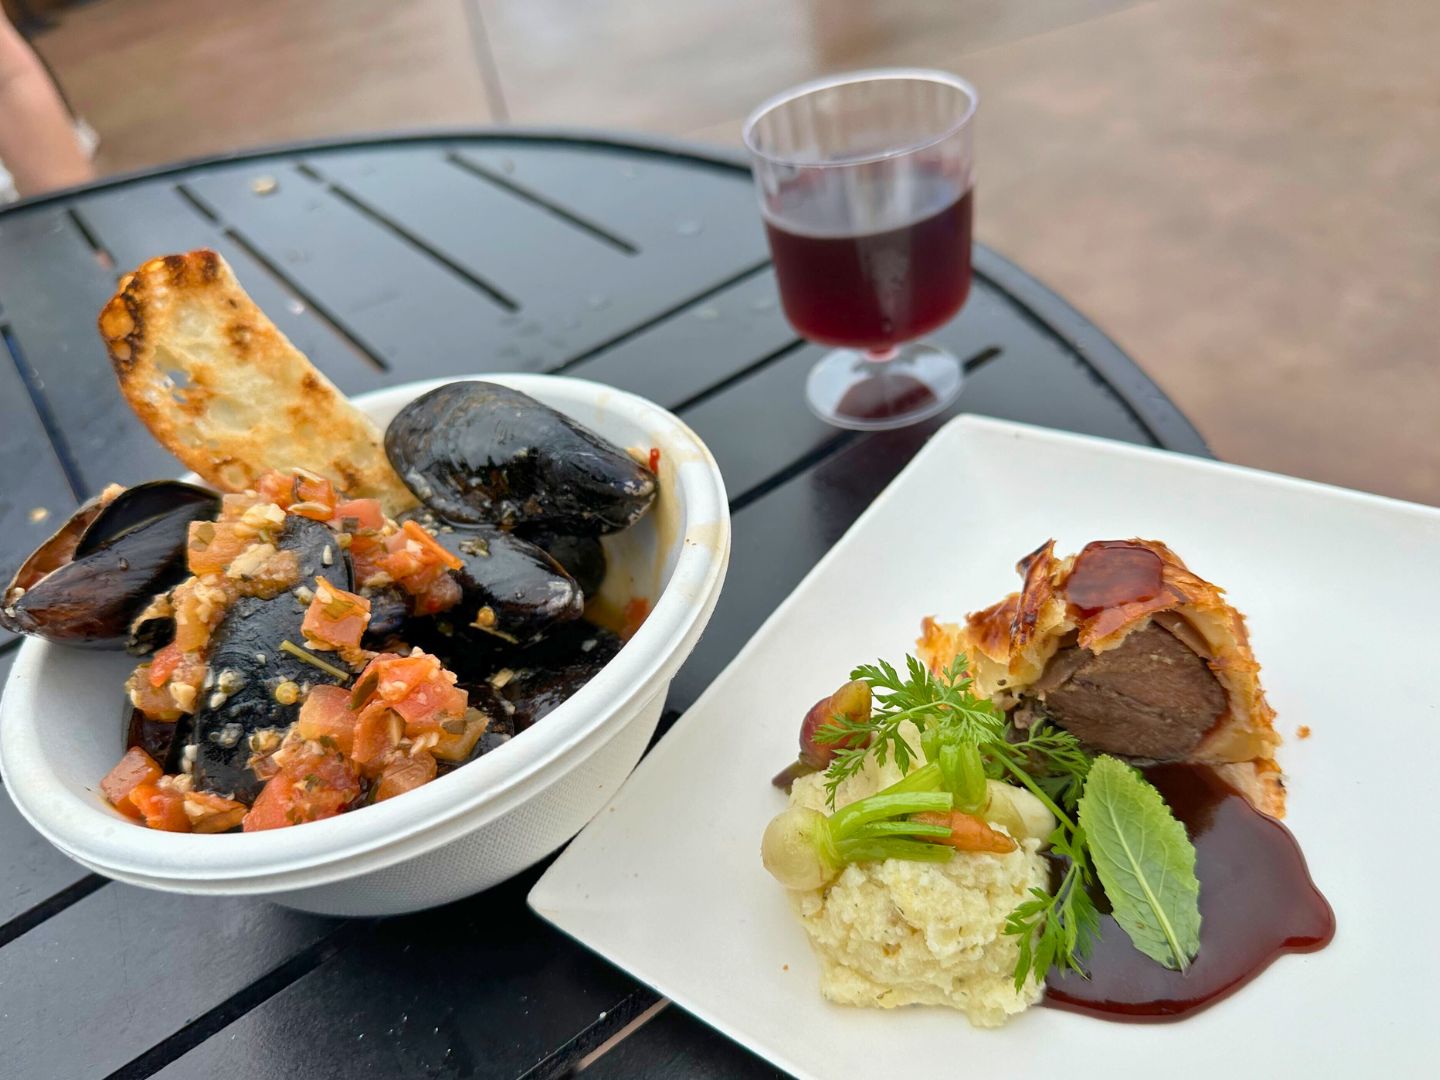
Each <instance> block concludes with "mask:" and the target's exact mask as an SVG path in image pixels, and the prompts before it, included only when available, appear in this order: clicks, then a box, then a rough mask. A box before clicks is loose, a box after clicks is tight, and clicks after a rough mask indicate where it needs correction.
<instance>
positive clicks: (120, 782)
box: [100, 746, 164, 819]
mask: <svg viewBox="0 0 1440 1080" xmlns="http://www.w3.org/2000/svg"><path fill="white" fill-rule="evenodd" d="M162 775H164V773H163V772H162V770H161V768H160V766H159V765H157V764H155V759H154V758H152V757H151V756H150V755H149V754H147V753H146V752H145V751H144V750H141V749H140V747H138V746H132V747H131V748H130V749H129V750H127V751H125V756H124V757H122V758H121V759H120V760H119V762H117V763H116V765H115V767H114V768H113V769H111V770H110V771H109V772H108V773H106V774H105V779H104V780H101V781H100V790H101V791H103V792H104V793H105V797H106V798H107V799H109V800H110V804H111V805H112V806H114V807H115V809H116V810H119V811H120V812H121V813H122V814H124V815H125V816H126V817H132V818H137V819H138V818H139V817H141V814H140V808H139V807H138V806H136V805H135V804H134V803H133V802H131V801H130V793H131V792H132V791H134V790H135V789H136V788H137V787H139V786H140V785H141V784H154V783H155V781H156V780H159V779H160V777H161V776H162Z"/></svg>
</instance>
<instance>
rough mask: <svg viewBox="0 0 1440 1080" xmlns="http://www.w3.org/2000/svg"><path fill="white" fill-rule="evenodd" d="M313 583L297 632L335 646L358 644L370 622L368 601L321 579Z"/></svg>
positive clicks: (342, 646) (313, 639)
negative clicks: (310, 595)
mask: <svg viewBox="0 0 1440 1080" xmlns="http://www.w3.org/2000/svg"><path fill="white" fill-rule="evenodd" d="M315 582H316V585H315V598H314V599H313V600H311V601H310V606H309V607H308V608H307V609H306V610H305V621H304V622H303V623H301V625H300V632H301V633H302V634H304V635H305V637H306V638H308V639H310V640H311V641H316V642H319V643H321V644H323V645H332V646H334V647H336V648H344V647H353V646H357V645H359V644H360V638H361V636H362V635H363V634H364V633H365V627H366V626H368V625H369V623H370V601H369V600H367V599H365V597H363V596H357V595H355V594H354V593H348V592H345V591H344V590H343V589H337V588H336V587H335V586H334V585H331V584H330V583H329V582H327V581H326V580H325V579H324V578H316V579H315Z"/></svg>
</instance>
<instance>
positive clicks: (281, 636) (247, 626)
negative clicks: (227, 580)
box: [191, 516, 351, 803]
mask: <svg viewBox="0 0 1440 1080" xmlns="http://www.w3.org/2000/svg"><path fill="white" fill-rule="evenodd" d="M277 546H278V547H280V548H281V549H282V550H289V551H294V552H295V553H296V554H297V555H298V557H299V562H300V579H299V581H298V582H297V589H298V588H299V587H300V586H305V587H307V588H313V587H314V583H315V578H316V577H321V578H324V579H325V580H326V581H328V582H329V583H330V584H332V585H334V586H335V587H337V588H340V589H345V590H347V591H348V590H349V589H350V587H351V580H350V579H351V571H350V560H349V558H348V556H342V555H340V552H339V549H338V546H337V545H336V543H335V535H334V533H332V532H331V531H330V530H329V529H327V528H326V527H325V526H324V525H322V524H321V523H319V522H317V521H311V520H309V519H307V518H302V517H294V516H291V517H287V518H286V520H285V529H284V531H283V532H282V533H281V534H280V539H279V542H278V545H277ZM337 556H340V557H337ZM306 595H308V593H303V594H302V595H300V596H297V595H296V593H295V592H293V591H292V592H284V593H281V594H280V595H278V596H275V597H272V598H270V599H268V600H265V599H261V598H259V597H255V596H244V597H241V598H240V599H239V600H237V601H235V603H234V604H233V605H232V606H231V608H230V610H229V611H227V612H226V613H225V618H224V619H223V620H221V622H220V625H219V626H217V627H216V628H215V632H214V633H213V634H212V635H211V637H210V647H209V652H208V654H207V657H206V660H207V662H208V665H209V672H208V674H207V675H206V679H205V685H204V686H203V687H202V688H201V691H200V697H199V699H198V702H197V704H198V705H199V709H198V710H197V712H196V714H195V729H194V734H193V736H192V739H191V741H192V742H193V743H194V745H195V752H194V758H193V763H192V773H193V775H194V777H195V786H196V787H197V788H198V789H199V790H201V791H210V792H214V793H216V794H219V795H229V796H230V797H231V798H235V799H239V800H240V801H241V802H244V803H249V802H252V801H253V800H254V798H255V796H256V795H257V794H259V792H260V788H261V787H262V786H263V785H262V781H261V780H260V779H259V778H258V777H257V776H256V775H255V773H254V772H253V771H252V770H251V769H250V767H249V761H250V755H251V753H252V752H253V751H254V750H255V749H257V748H258V749H265V748H266V747H263V746H257V747H252V745H251V742H252V738H254V737H256V736H257V735H258V734H259V733H261V732H265V731H273V732H274V733H275V735H274V736H273V739H274V742H275V743H276V745H278V743H279V736H282V735H284V733H285V729H286V728H287V727H289V726H290V724H292V723H293V722H294V721H295V719H296V717H298V716H299V714H300V706H299V705H298V704H294V703H290V704H287V703H285V702H283V701H281V700H280V699H279V697H277V696H276V691H277V689H278V688H279V687H280V686H281V684H282V683H293V684H295V686H297V687H299V688H300V690H301V692H302V700H303V691H304V688H305V687H306V686H317V685H319V684H321V683H328V684H331V685H336V684H340V683H344V682H347V681H348V680H349V678H350V672H349V671H348V670H347V669H346V666H345V663H344V662H343V661H342V660H340V659H339V658H338V657H337V656H336V655H335V654H334V653H333V652H326V653H311V652H310V650H309V649H308V647H307V646H306V645H305V638H304V637H303V635H302V634H301V632H300V625H301V623H302V622H303V621H304V618H305V609H306V607H307V606H308V602H307V600H306V599H304V598H303V597H304V596H306ZM284 642H290V643H291V646H292V647H295V648H298V649H299V650H300V651H301V652H302V653H305V654H309V656H310V657H311V658H312V659H315V660H319V661H320V662H321V663H323V664H326V665H328V666H330V667H333V668H334V669H335V670H336V671H337V672H338V673H339V674H334V673H330V672H327V671H325V670H323V669H322V668H320V667H317V666H316V665H315V664H314V663H312V662H311V659H306V658H305V657H304V656H297V655H295V654H294V653H291V652H288V651H286V650H285V649H284V648H282V645H283V643H284ZM287 696H288V695H287ZM264 738H265V736H260V739H261V740H263V739H264ZM269 749H273V747H270V748H269Z"/></svg>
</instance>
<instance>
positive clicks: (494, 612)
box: [418, 514, 585, 645]
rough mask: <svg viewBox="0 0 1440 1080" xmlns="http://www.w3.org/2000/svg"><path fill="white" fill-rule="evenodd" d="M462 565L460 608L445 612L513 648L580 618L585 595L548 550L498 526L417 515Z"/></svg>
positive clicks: (459, 623)
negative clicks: (447, 520)
mask: <svg viewBox="0 0 1440 1080" xmlns="http://www.w3.org/2000/svg"><path fill="white" fill-rule="evenodd" d="M418 516H419V518H420V521H421V523H422V524H424V525H425V526H426V527H427V528H429V529H430V530H431V531H433V532H435V533H436V535H437V538H438V539H439V541H440V542H441V543H442V544H443V545H444V546H445V548H446V550H448V551H450V552H451V553H452V554H454V555H455V556H456V557H457V558H459V559H460V561H461V563H462V564H463V565H462V566H461V567H460V569H459V570H455V571H452V576H453V577H454V578H455V580H456V582H458V583H459V585H460V590H461V593H462V597H461V600H460V603H459V604H458V605H457V606H456V607H454V608H452V609H451V610H450V611H448V612H446V613H445V616H446V618H447V619H448V620H449V621H450V622H451V623H452V624H454V625H456V626H468V627H471V628H473V629H476V630H480V631H482V632H484V633H487V634H490V635H491V636H493V637H498V638H499V639H500V640H502V641H505V642H509V643H511V644H521V645H523V644H526V643H528V642H531V641H535V640H537V639H538V638H539V637H541V635H543V634H545V633H546V632H547V631H548V630H549V629H550V628H551V627H552V626H554V625H556V624H557V623H563V622H569V621H570V620H572V619H578V618H579V617H580V613H581V612H582V611H583V610H584V609H585V594H584V593H583V592H582V591H581V589H580V586H579V585H578V584H577V583H576V581H575V579H574V578H573V577H571V576H570V575H569V574H567V573H566V572H565V569H564V567H562V566H561V565H560V564H559V563H558V562H556V561H555V560H554V559H552V558H551V557H550V556H549V555H548V554H546V553H545V551H544V549H543V548H539V547H537V546H536V545H534V544H532V543H530V541H528V540H525V539H523V538H522V537H519V536H516V535H515V534H514V533H511V532H506V531H505V530H504V529H499V528H496V527H495V526H494V525H451V524H448V523H447V524H441V523H438V522H437V521H436V520H435V519H434V517H433V516H431V515H426V514H421V515H418Z"/></svg>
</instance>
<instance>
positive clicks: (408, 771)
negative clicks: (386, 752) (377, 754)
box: [375, 750, 435, 802]
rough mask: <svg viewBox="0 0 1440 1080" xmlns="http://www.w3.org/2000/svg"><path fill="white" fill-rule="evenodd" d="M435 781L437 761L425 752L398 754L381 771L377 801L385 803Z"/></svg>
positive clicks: (376, 790)
mask: <svg viewBox="0 0 1440 1080" xmlns="http://www.w3.org/2000/svg"><path fill="white" fill-rule="evenodd" d="M434 779H435V759H434V758H433V757H431V756H430V755H429V754H427V753H425V752H424V751H423V750H422V751H421V752H420V753H418V754H396V755H395V756H394V757H392V758H391V759H390V760H389V761H388V762H386V764H385V768H384V769H382V770H381V771H380V779H379V781H377V783H376V785H375V801H376V802H383V801H384V800H386V799H393V798H394V797H395V796H396V795H404V794H405V792H407V791H414V790H415V789H416V788H418V787H420V786H422V785H424V784H428V783H429V782H430V781H431V780H434Z"/></svg>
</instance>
